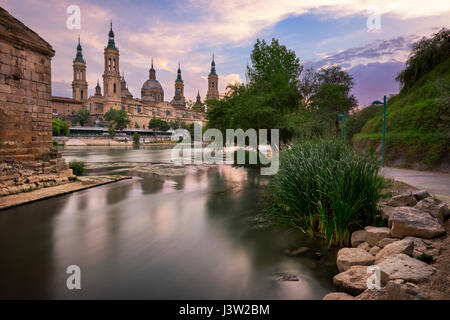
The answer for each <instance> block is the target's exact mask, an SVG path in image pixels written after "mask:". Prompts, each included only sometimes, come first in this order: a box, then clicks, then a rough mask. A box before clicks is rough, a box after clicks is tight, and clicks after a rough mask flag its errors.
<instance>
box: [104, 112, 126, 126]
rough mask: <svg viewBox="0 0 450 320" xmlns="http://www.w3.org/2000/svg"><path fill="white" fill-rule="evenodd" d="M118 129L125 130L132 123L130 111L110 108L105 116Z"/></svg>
mask: <svg viewBox="0 0 450 320" xmlns="http://www.w3.org/2000/svg"><path fill="white" fill-rule="evenodd" d="M103 117H104V119H105V120H106V121H108V122H109V123H110V125H111V126H112V127H114V128H115V129H116V130H119V131H120V130H123V129H125V128H126V127H127V126H128V125H129V124H130V119H129V118H128V113H127V112H126V111H125V110H117V109H109V110H108V111H107V112H105V115H104V116H103Z"/></svg>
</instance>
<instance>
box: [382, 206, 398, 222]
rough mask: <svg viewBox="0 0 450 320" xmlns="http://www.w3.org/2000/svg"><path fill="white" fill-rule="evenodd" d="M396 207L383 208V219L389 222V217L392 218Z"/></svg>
mask: <svg viewBox="0 0 450 320" xmlns="http://www.w3.org/2000/svg"><path fill="white" fill-rule="evenodd" d="M394 210H395V207H391V206H383V207H382V208H381V218H383V220H389V217H390V216H391V214H392V212H394Z"/></svg>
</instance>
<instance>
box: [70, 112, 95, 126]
mask: <svg viewBox="0 0 450 320" xmlns="http://www.w3.org/2000/svg"><path fill="white" fill-rule="evenodd" d="M90 117H91V113H90V112H89V110H88V109H87V108H84V107H83V108H81V109H80V110H78V111H77V112H76V113H75V116H74V117H73V119H72V122H73V123H79V124H80V126H82V127H83V126H84V125H85V124H87V123H89V119H90Z"/></svg>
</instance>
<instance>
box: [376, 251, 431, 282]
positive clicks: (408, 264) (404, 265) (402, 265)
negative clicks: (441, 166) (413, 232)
mask: <svg viewBox="0 0 450 320" xmlns="http://www.w3.org/2000/svg"><path fill="white" fill-rule="evenodd" d="M377 265H378V267H379V268H380V272H381V281H382V282H383V283H388V282H389V281H390V280H397V279H401V280H404V281H406V282H412V283H422V282H425V281H427V280H428V279H429V278H430V277H431V275H432V274H433V273H434V272H435V268H433V267H432V266H430V265H428V264H426V263H425V262H422V261H420V260H418V259H414V258H411V257H409V256H407V255H406V254H403V253H397V254H394V255H392V256H389V257H387V258H386V259H385V260H384V261H383V262H381V263H380V264H377Z"/></svg>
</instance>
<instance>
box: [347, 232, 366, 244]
mask: <svg viewBox="0 0 450 320" xmlns="http://www.w3.org/2000/svg"><path fill="white" fill-rule="evenodd" d="M350 242H351V244H352V247H353V248H356V247H357V246H359V245H360V244H361V243H363V242H366V230H357V231H355V232H353V233H352V236H351V240H350Z"/></svg>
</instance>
